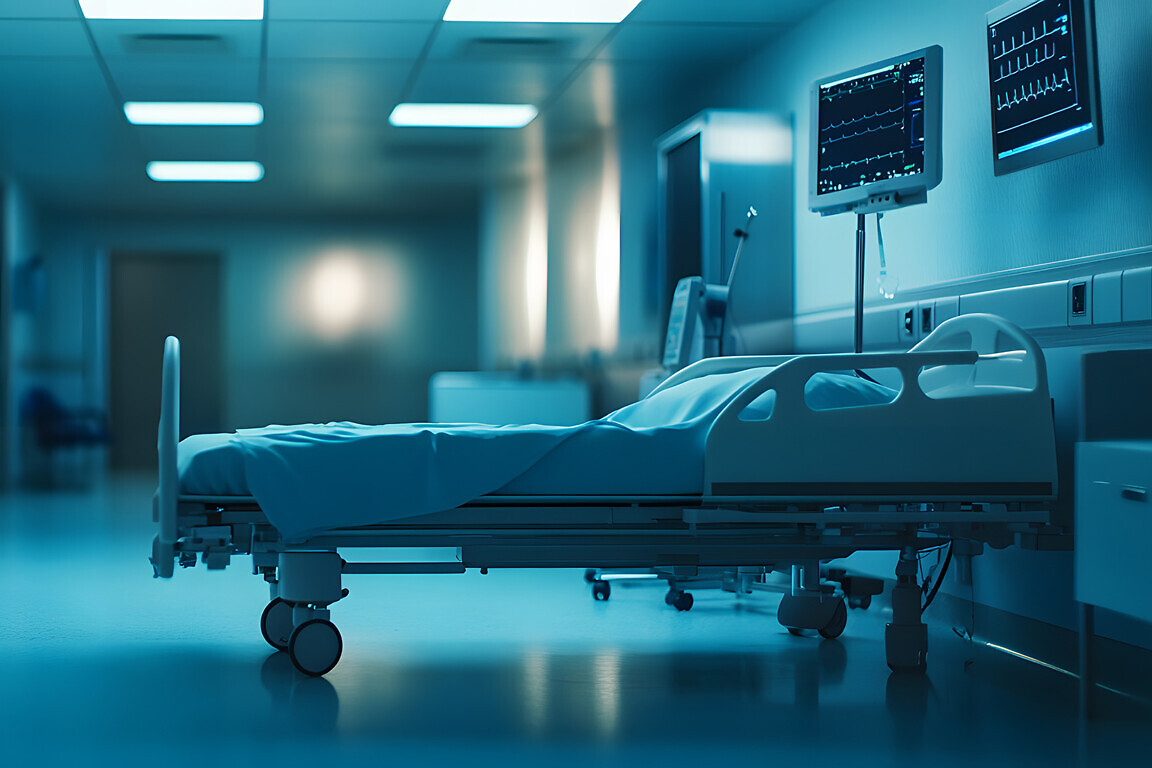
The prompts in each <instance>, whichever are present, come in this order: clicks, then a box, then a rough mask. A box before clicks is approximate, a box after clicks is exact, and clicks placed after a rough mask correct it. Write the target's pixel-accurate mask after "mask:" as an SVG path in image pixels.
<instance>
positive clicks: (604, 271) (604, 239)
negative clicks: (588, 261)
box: [596, 141, 620, 352]
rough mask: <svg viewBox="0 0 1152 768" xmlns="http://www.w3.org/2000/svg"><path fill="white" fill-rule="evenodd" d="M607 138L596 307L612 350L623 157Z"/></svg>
mask: <svg viewBox="0 0 1152 768" xmlns="http://www.w3.org/2000/svg"><path fill="white" fill-rule="evenodd" d="M615 147H616V143H615V142H614V141H607V142H605V147H604V167H603V169H602V177H601V181H600V211H599V215H598V218H597V223H596V308H597V312H598V315H599V320H600V338H599V342H600V350H601V351H602V352H612V351H614V350H615V349H616V345H617V343H618V342H619V338H620V157H619V155H618V154H617V152H616V149H615Z"/></svg>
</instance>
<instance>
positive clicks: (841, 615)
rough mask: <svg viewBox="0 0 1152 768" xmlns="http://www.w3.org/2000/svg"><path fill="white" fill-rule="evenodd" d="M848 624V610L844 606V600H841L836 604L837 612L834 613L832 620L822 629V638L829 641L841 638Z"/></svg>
mask: <svg viewBox="0 0 1152 768" xmlns="http://www.w3.org/2000/svg"><path fill="white" fill-rule="evenodd" d="M847 624H848V608H847V606H845V605H844V601H843V600H839V601H837V603H836V610H835V611H834V612H833V613H832V618H831V619H829V620H828V623H827V624H825V625H824V626H823V627H821V628H820V630H819V632H820V636H821V637H823V638H827V639H828V640H832V639H833V638H837V637H840V635H841V633H843V632H844V627H845V626H846V625H847Z"/></svg>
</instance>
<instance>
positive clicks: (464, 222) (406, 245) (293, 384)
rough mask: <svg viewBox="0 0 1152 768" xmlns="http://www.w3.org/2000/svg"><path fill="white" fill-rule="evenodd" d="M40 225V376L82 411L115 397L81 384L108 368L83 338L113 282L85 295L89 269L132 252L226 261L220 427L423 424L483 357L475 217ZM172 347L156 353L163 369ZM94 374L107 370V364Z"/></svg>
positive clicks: (45, 219) (104, 269)
mask: <svg viewBox="0 0 1152 768" xmlns="http://www.w3.org/2000/svg"><path fill="white" fill-rule="evenodd" d="M37 224H38V229H39V232H40V239H41V241H42V243H43V246H42V251H43V253H44V255H45V260H46V262H47V264H48V270H47V280H46V284H47V286H46V287H47V291H46V297H45V302H44V306H43V307H42V308H41V309H40V311H39V312H37V313H36V316H35V317H32V318H29V321H30V323H31V324H32V325H34V326H35V330H34V332H33V335H32V338H33V339H34V344H35V347H36V357H37V358H38V359H40V360H42V361H44V362H45V365H42V366H40V370H39V371H33V372H32V373H31V374H30V375H32V376H33V377H35V378H37V379H39V380H42V381H43V383H46V384H48V385H49V386H51V387H52V388H53V389H55V390H56V391H57V392H59V393H60V396H61V397H62V398H63V399H65V401H66V402H69V403H71V404H87V405H102V404H103V403H104V402H105V398H104V396H103V393H102V392H101V391H99V385H98V384H97V385H95V386H93V385H85V384H84V383H83V380H82V379H83V378H84V376H83V374H82V371H83V370H85V369H87V368H88V367H89V366H91V365H97V366H98V367H99V366H100V365H102V363H101V362H100V361H99V360H96V361H91V360H89V359H88V358H91V357H92V356H93V354H94V353H93V350H92V349H91V347H92V344H91V342H88V343H87V344H86V343H85V341H84V333H85V328H88V327H90V326H91V324H93V323H98V324H99V323H103V322H106V320H105V319H104V318H106V316H107V314H108V312H109V308H108V306H107V301H108V299H107V296H108V292H109V291H108V287H107V286H106V285H104V286H97V287H98V288H99V294H100V295H99V296H98V297H97V301H96V302H95V303H94V302H86V301H83V300H79V298H78V297H82V296H83V294H84V293H85V291H86V290H88V289H86V287H85V286H86V285H87V284H89V283H90V282H91V280H92V278H91V277H90V275H91V273H92V272H93V271H95V272H97V273H100V274H105V275H106V274H107V273H108V271H109V270H108V264H109V262H110V260H115V259H116V258H118V255H119V254H140V253H147V254H160V255H164V254H167V255H169V256H171V257H172V258H195V255H196V254H218V255H219V258H220V260H221V279H220V283H221V285H220V291H221V294H220V307H221V309H220V311H221V314H222V326H221V327H222V333H221V336H222V339H221V344H222V350H221V354H222V364H223V369H224V371H225V375H224V381H223V388H224V392H223V398H222V401H223V404H224V405H223V410H224V412H223V413H221V414H220V416H219V421H220V424H221V425H222V427H226V428H228V429H231V428H233V427H244V426H262V425H265V424H269V423H285V422H289V423H294V422H308V421H338V420H352V421H362V422H367V423H382V422H390V421H422V420H424V419H425V418H426V415H427V388H428V379H429V377H430V376H431V374H432V373H433V372H435V371H438V370H445V369H458V370H459V369H462V370H472V369H474V368H475V367H476V365H477V334H476V326H475V317H476V312H477V309H476V303H477V299H476V288H475V287H476V263H477V259H476V250H477V245H476V242H477V239H476V238H477V235H476V220H475V216H474V215H468V216H462V217H461V218H460V221H458V222H457V226H454V227H451V228H445V227H442V226H434V224H435V222H431V221H422V220H419V219H415V220H412V219H407V220H403V221H387V220H378V219H374V220H365V219H350V220H346V221H345V220H339V219H337V220H332V219H323V220H321V219H317V220H315V221H308V220H307V219H305V220H300V219H296V220H292V221H286V220H278V219H265V220H259V219H257V220H248V219H244V220H241V219H234V220H229V219H220V218H213V219H195V218H187V219H180V218H176V219H156V218H148V217H123V218H121V217H90V216H77V215H74V214H71V213H67V212H54V211H40V212H39V215H38V216H37ZM101 297H103V298H101ZM350 298H351V299H353V300H352V301H351V302H350V301H349V299H350ZM350 304H353V305H355V306H350ZM186 351H187V350H186ZM160 354H161V349H160V348H159V347H158V348H157V350H156V358H155V364H156V366H157V368H158V367H159V364H160ZM88 378H93V377H92V376H89V377H88ZM94 378H95V379H96V380H98V381H99V380H104V379H106V378H107V371H106V370H101V371H99V372H98V373H97V375H96V376H95V377H94ZM188 378H189V374H188V372H186V373H185V379H186V380H187V379H188ZM17 386H20V385H19V384H17ZM113 424H114V425H115V415H113ZM153 439H154V438H153Z"/></svg>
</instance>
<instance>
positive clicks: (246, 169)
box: [147, 160, 264, 181]
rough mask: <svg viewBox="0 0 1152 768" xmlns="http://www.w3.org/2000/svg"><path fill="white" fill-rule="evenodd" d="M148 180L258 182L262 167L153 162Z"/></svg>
mask: <svg viewBox="0 0 1152 768" xmlns="http://www.w3.org/2000/svg"><path fill="white" fill-rule="evenodd" d="M147 171H148V178H150V179H152V180H153V181H260V179H262V178H264V166H262V165H260V163H252V162H239V163H203V162H174V161H168V160H153V161H152V162H151V163H148V168H147Z"/></svg>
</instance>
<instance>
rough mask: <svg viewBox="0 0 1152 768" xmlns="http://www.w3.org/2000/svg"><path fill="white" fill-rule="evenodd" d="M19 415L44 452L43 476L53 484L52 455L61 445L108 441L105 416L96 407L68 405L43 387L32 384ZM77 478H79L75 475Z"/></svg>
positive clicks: (82, 445)
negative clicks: (73, 406) (69, 406)
mask: <svg viewBox="0 0 1152 768" xmlns="http://www.w3.org/2000/svg"><path fill="white" fill-rule="evenodd" d="M20 415H21V418H22V420H23V422H24V425H25V427H26V428H27V429H28V430H29V431H30V432H31V437H33V438H34V441H35V444H36V446H37V447H38V448H39V449H40V452H41V453H42V454H43V462H42V471H41V473H40V474H42V475H44V478H43V479H47V480H48V481H49V483H50V484H52V485H56V484H57V483H56V480H57V478H56V477H55V475H56V472H55V471H54V470H53V459H52V457H53V455H54V454H56V453H57V452H58V451H60V450H62V449H69V448H94V447H101V446H104V445H107V444H108V442H109V440H110V438H111V433H110V431H109V429H108V416H107V414H106V413H105V412H104V411H102V410H100V409H98V408H68V407H66V406H65V405H64V404H63V403H61V402H60V400H59V399H58V398H57V397H56V396H55V395H54V394H52V392H50V391H49V390H48V389H46V388H45V387H33V388H32V389H30V390H28V391H27V392H26V393H25V394H24V396H23V398H21V401H20ZM74 479H78V478H74Z"/></svg>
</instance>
